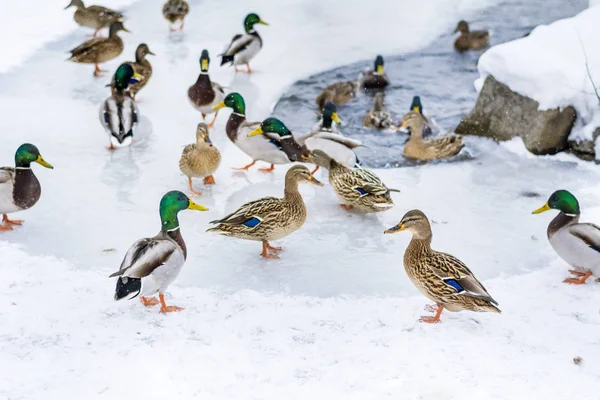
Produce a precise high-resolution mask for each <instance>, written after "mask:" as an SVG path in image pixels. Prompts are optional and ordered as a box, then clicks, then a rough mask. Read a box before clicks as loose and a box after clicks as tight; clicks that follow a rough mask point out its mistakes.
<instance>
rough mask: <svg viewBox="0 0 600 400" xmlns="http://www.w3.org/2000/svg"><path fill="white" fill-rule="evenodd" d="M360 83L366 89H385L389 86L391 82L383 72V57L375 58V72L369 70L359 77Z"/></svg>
mask: <svg viewBox="0 0 600 400" xmlns="http://www.w3.org/2000/svg"><path fill="white" fill-rule="evenodd" d="M358 81H359V83H360V87H362V88H365V89H384V88H385V87H386V86H387V85H389V84H390V81H389V80H388V78H387V76H386V75H385V73H384V72H383V57H382V56H377V58H375V68H374V69H373V70H371V69H370V68H367V69H366V70H365V71H363V73H362V74H361V75H360V76H359V78H358Z"/></svg>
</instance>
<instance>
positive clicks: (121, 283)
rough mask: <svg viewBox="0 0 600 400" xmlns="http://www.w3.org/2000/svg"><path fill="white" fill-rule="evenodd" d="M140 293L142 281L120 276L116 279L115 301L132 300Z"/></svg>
mask: <svg viewBox="0 0 600 400" xmlns="http://www.w3.org/2000/svg"><path fill="white" fill-rule="evenodd" d="M141 291H142V280H141V279H140V278H130V277H128V276H121V277H119V279H117V288H116V289H115V301H117V300H122V299H133V298H134V297H137V296H138V295H139V294H140V292H141Z"/></svg>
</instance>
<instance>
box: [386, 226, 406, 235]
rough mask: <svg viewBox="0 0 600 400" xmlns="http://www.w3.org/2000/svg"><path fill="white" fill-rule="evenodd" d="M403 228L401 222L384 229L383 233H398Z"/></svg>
mask: <svg viewBox="0 0 600 400" xmlns="http://www.w3.org/2000/svg"><path fill="white" fill-rule="evenodd" d="M403 230H404V226H403V225H402V224H397V225H394V226H392V227H391V228H390V229H386V230H385V231H384V232H383V234H384V235H391V234H392V233H398V232H400V231H403Z"/></svg>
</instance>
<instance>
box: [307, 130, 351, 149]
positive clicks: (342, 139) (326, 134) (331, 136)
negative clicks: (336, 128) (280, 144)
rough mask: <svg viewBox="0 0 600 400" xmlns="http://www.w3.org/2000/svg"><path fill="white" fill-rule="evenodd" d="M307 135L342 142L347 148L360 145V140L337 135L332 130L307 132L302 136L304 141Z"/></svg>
mask: <svg viewBox="0 0 600 400" xmlns="http://www.w3.org/2000/svg"><path fill="white" fill-rule="evenodd" d="M308 137H313V138H319V139H326V140H331V141H332V142H336V143H339V144H342V145H344V146H346V147H348V148H349V149H355V148H357V147H360V146H362V142H361V141H360V140H356V139H350V138H349V137H346V136H343V135H339V134H337V133H334V132H324V131H319V132H317V133H314V134H309V135H306V136H303V138H304V140H305V141H306V139H308Z"/></svg>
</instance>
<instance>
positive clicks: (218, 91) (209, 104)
mask: <svg viewBox="0 0 600 400" xmlns="http://www.w3.org/2000/svg"><path fill="white" fill-rule="evenodd" d="M209 64H210V58H209V57H208V50H206V49H205V50H202V54H201V55H200V75H198V79H197V80H196V83H194V84H193V85H192V86H190V88H189V89H188V98H189V99H190V102H191V103H192V106H194V108H195V109H196V110H198V111H200V112H201V113H202V119H205V118H206V114H211V113H214V114H215V116H214V117H213V120H212V122H211V123H210V124H208V126H209V127H212V126H213V125H214V124H215V121H216V120H217V115H218V114H219V110H218V109H216V110H215V109H213V107H214V106H216V105H217V104H219V103H221V102H222V101H223V98H224V97H225V91H224V90H223V88H222V87H221V85H219V84H218V83H216V82H211V80H210V77H209V76H208V66H209Z"/></svg>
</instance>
